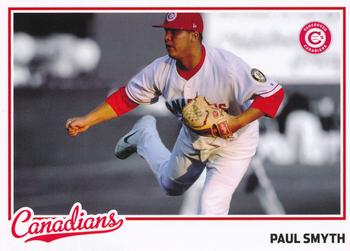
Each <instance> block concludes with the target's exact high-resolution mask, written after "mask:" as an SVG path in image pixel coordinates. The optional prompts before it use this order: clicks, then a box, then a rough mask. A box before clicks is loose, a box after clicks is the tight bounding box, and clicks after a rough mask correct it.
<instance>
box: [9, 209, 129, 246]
mask: <svg viewBox="0 0 350 251" xmlns="http://www.w3.org/2000/svg"><path fill="white" fill-rule="evenodd" d="M124 220H125V219H124V218H122V217H120V216H118V213H117V211H116V210H111V211H109V212H108V213H106V214H96V215H88V214H87V212H86V211H85V210H83V209H82V207H81V204H80V203H78V202H77V203H75V204H74V205H73V207H72V209H71V210H70V213H69V215H67V216H61V217H52V218H35V217H34V212H33V210H32V209H31V208H28V207H23V208H21V209H19V210H18V211H17V212H16V213H15V215H14V217H13V221H12V227H11V231H12V235H13V236H14V237H16V238H26V240H25V242H28V241H44V242H51V241H54V240H57V239H60V238H65V237H71V236H77V235H88V234H101V233H108V232H112V231H115V230H117V229H119V228H120V227H121V226H122V225H123V223H124Z"/></svg>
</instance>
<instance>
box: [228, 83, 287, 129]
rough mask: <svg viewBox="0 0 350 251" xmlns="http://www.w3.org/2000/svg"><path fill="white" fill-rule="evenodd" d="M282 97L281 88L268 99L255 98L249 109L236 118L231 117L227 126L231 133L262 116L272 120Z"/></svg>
mask: <svg viewBox="0 0 350 251" xmlns="http://www.w3.org/2000/svg"><path fill="white" fill-rule="evenodd" d="M283 97H284V91H283V89H282V88H281V89H280V90H278V91H277V92H276V93H274V94H273V95H271V96H269V97H261V96H255V97H254V101H253V103H252V104H251V105H250V107H249V108H248V109H247V110H245V111H244V112H243V113H241V114H240V115H238V116H231V117H230V119H229V121H228V124H229V127H230V129H231V132H232V133H234V132H236V131H237V130H239V129H240V128H242V127H244V126H246V125H247V124H249V123H251V122H253V121H254V120H257V119H259V118H261V117H263V116H267V117H270V118H274V117H275V116H276V113H277V110H278V108H279V107H280V105H281V103H282V100H283Z"/></svg>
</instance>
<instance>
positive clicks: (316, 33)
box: [299, 22, 331, 54]
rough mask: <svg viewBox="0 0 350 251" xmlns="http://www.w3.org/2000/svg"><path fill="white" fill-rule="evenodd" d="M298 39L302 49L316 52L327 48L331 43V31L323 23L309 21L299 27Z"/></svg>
mask: <svg viewBox="0 0 350 251" xmlns="http://www.w3.org/2000/svg"><path fill="white" fill-rule="evenodd" d="M299 41H300V44H301V46H302V47H303V49H304V50H306V51H307V52H310V53H312V54H318V53H322V52H324V51H325V50H326V49H328V47H329V45H330V43H331V33H330V31H329V29H328V27H327V26H326V25H324V24H323V23H320V22H311V23H308V24H306V25H305V26H304V27H303V28H302V29H301V31H300V35H299Z"/></svg>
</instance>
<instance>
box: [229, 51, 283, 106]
mask: <svg viewBox="0 0 350 251" xmlns="http://www.w3.org/2000/svg"><path fill="white" fill-rule="evenodd" d="M231 67H232V68H231V69H232V71H231V72H232V79H233V85H234V86H233V88H234V93H235V98H236V101H237V102H238V103H239V104H241V105H243V104H244V103H245V102H247V101H248V100H251V99H253V98H255V97H256V96H260V97H262V98H267V97H270V96H272V95H274V94H275V93H277V92H278V91H279V90H280V89H281V88H282V87H281V86H280V85H279V84H278V83H277V82H275V81H274V80H272V79H271V78H269V77H268V76H266V75H265V74H264V73H262V72H261V71H260V70H258V69H256V68H251V67H250V66H249V65H248V64H247V63H245V62H244V61H243V60H241V59H239V58H238V59H236V60H235V62H234V64H233V65H232V66H231Z"/></svg>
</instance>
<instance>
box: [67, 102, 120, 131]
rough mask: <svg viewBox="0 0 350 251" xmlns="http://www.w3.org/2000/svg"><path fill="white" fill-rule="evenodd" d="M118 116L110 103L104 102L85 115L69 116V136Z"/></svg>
mask: <svg viewBox="0 0 350 251" xmlns="http://www.w3.org/2000/svg"><path fill="white" fill-rule="evenodd" d="M116 117H118V114H117V113H116V112H115V111H114V109H113V108H112V107H111V106H110V105H109V104H108V103H106V102H104V103H103V104H101V105H100V106H98V107H96V108H95V109H94V110H92V111H91V112H89V113H88V114H86V115H85V116H81V117H73V118H69V119H68V120H67V122H66V129H67V133H68V135H69V136H71V137H75V136H77V135H78V134H80V133H82V132H85V131H86V130H88V129H89V128H90V127H91V126H94V125H97V124H100V123H102V122H105V121H108V120H111V119H114V118H116Z"/></svg>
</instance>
